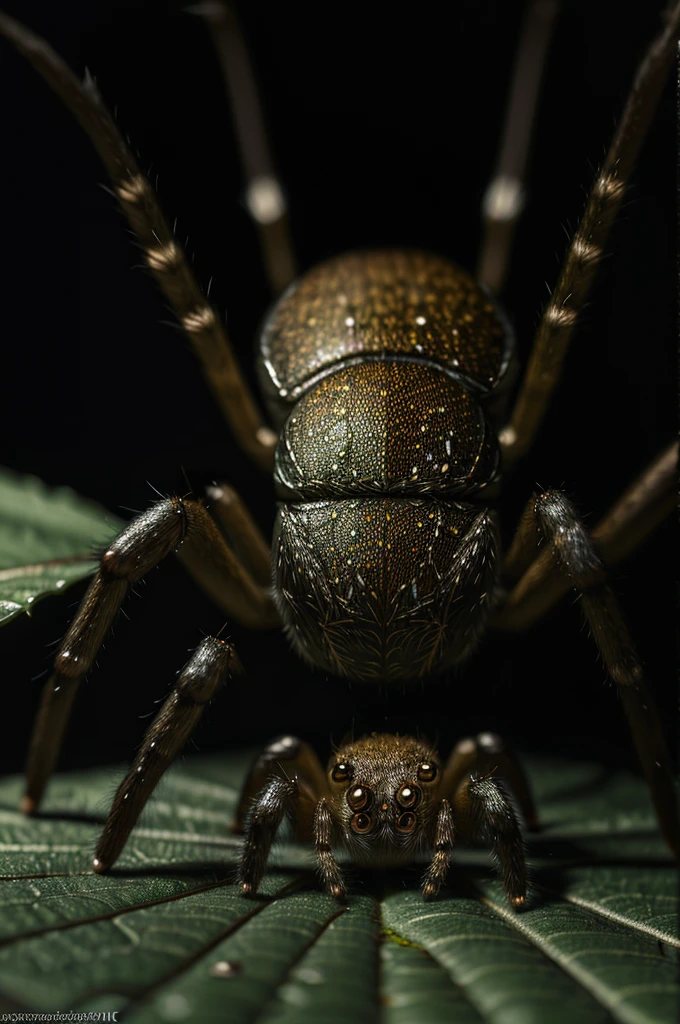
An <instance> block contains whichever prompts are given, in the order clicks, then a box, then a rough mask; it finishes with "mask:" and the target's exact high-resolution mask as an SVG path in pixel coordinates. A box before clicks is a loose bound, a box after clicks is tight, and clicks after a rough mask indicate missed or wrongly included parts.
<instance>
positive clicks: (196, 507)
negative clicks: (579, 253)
mask: <svg viewBox="0 0 680 1024" xmlns="http://www.w3.org/2000/svg"><path fill="white" fill-rule="evenodd" d="M397 233H398V232H397ZM440 247H442V248H443V247H444V246H441V245H440ZM446 248H447V249H448V250H449V251H450V250H451V248H452V247H451V246H450V245H449V244H447V245H446ZM454 255H456V254H455V253H454ZM152 262H153V257H152ZM160 269H161V270H162V269H163V268H162V267H161V268H160ZM189 326H191V325H189ZM562 477H563V471H562V470H561V469H560V478H562ZM192 508H195V509H196V510H198V508H199V506H198V505H196V506H192ZM197 515H200V513H199V512H198V511H197ZM205 521H206V522H207V520H205ZM232 528H233V524H232ZM206 529H210V528H209V527H206ZM170 546H171V547H172V546H173V544H170ZM156 554H157V553H156V552H154V560H155V555H156ZM222 603H223V604H224V602H222ZM264 603H265V604H266V602H264ZM228 611H229V613H230V615H232V616H233V615H234V612H235V609H234V607H233V605H229V607H228ZM173 745H174V746H177V745H178V744H173ZM656 759H657V758H656V757H653V758H652V760H656ZM661 760H663V756H662V757H661ZM109 862H110V860H109Z"/></svg>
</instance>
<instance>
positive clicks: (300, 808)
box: [235, 733, 536, 908]
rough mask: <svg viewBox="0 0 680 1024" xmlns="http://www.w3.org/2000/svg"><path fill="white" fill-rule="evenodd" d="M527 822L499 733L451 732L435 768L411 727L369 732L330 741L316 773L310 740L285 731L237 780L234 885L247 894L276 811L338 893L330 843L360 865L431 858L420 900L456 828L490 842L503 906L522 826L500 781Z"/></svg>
mask: <svg viewBox="0 0 680 1024" xmlns="http://www.w3.org/2000/svg"><path fill="white" fill-rule="evenodd" d="M496 770H499V772H500V774H502V775H503V776H504V778H505V780H506V781H507V784H508V787H509V788H510V789H512V791H513V795H514V796H515V797H516V799H517V803H518V805H519V808H520V809H521V812H522V814H523V816H524V819H525V821H526V823H527V826H528V827H534V826H535V820H536V816H535V810H534V806H533V801H532V798H531V794H530V791H529V787H528V785H527V782H526V779H525V777H524V774H523V772H522V769H521V768H520V766H519V764H518V762H517V761H516V759H515V758H514V756H513V755H512V754H511V753H510V752H509V751H508V750H507V749H506V748H505V746H504V744H503V742H502V740H501V739H500V738H499V737H498V736H495V735H493V734H491V733H482V734H480V735H479V736H477V737H476V739H464V740H461V741H460V742H459V743H458V744H457V745H456V747H455V748H454V750H453V753H452V754H451V756H450V757H449V759H448V761H447V762H446V764H445V765H444V766H443V767H441V766H440V760H439V755H438V754H437V752H436V750H434V748H433V747H432V746H431V744H429V743H427V742H426V741H424V740H419V739H414V738H413V737H411V736H395V735H390V734H388V733H373V734H372V735H371V736H366V737H363V738H362V739H360V740H356V741H354V742H351V743H345V744H343V745H342V746H341V747H339V748H338V749H337V750H336V752H335V754H334V756H333V757H331V759H330V761H329V763H328V768H327V770H326V771H325V772H324V770H323V768H322V766H321V763H320V761H319V759H318V758H317V756H316V754H315V753H314V751H313V750H312V748H311V747H310V746H309V745H308V744H307V743H304V742H303V741H302V740H299V739H297V738H296V737H294V736H283V737H281V738H279V739H277V740H274V741H273V742H272V743H270V744H269V746H268V747H267V748H266V750H265V751H264V753H263V754H261V756H260V757H259V758H258V759H257V761H256V762H255V764H254V766H253V768H252V770H251V772H250V774H249V776H248V778H247V780H246V783H245V785H244V788H243V792H242V794H241V799H240V802H239V806H238V810H237V813H236V822H235V830H236V831H241V832H245V842H244V847H243V854H242V858H241V865H240V881H241V888H242V890H243V892H244V893H245V894H251V893H255V892H256V891H257V888H258V886H259V884H260V881H261V880H262V876H263V875H264V872H265V869H266V866H267V860H268V857H269V851H270V849H271V845H272V842H273V840H274V837H275V835H276V832H277V830H278V828H279V826H280V824H281V822H282V821H283V818H284V817H285V816H288V817H289V818H290V819H291V820H292V823H293V828H294V835H295V838H296V839H297V840H298V841H300V842H313V843H314V846H315V848H316V853H317V857H318V861H319V871H320V874H321V878H322V881H323V885H324V888H325V890H326V892H328V893H329V894H330V895H332V896H335V897H336V898H337V899H344V898H345V896H346V893H347V889H346V886H345V881H344V879H343V876H342V873H341V871H340V868H339V866H338V864H337V862H336V860H335V857H334V854H333V848H334V847H336V848H339V849H342V850H344V851H345V852H346V853H347V854H348V855H349V857H350V859H351V860H352V861H353V862H354V863H356V864H359V865H361V866H363V867H369V868H394V867H403V866H405V865H407V864H410V863H411V862H412V861H414V860H415V859H417V858H418V857H419V856H420V855H422V854H424V853H425V852H426V851H428V850H431V851H433V852H432V859H431V861H430V865H429V867H428V869H427V871H426V872H425V875H424V877H423V882H422V890H423V897H424V898H425V899H427V898H429V897H431V896H436V895H437V893H438V892H439V889H440V888H441V886H442V885H443V884H444V882H445V881H446V876H447V873H448V870H449V864H450V861H451V853H452V850H453V846H454V840H455V836H456V834H457V833H460V834H461V835H462V836H463V837H465V838H471V839H475V838H477V837H479V836H481V837H482V838H486V839H488V841H489V842H490V843H491V846H492V849H493V853H494V857H495V859H496V861H497V864H498V868H499V872H500V877H501V880H502V883H503V887H504V889H505V892H506V893H507V896H508V899H509V900H510V902H511V903H512V905H513V906H514V907H516V908H519V907H521V906H522V905H523V904H524V902H525V900H526V891H527V880H526V864H525V861H524V849H523V843H522V832H521V828H520V824H519V821H518V817H517V815H516V813H515V810H514V808H513V804H512V801H511V799H510V798H509V796H508V792H507V790H506V786H505V782H503V781H501V779H500V778H496V777H494V773H495V771H496Z"/></svg>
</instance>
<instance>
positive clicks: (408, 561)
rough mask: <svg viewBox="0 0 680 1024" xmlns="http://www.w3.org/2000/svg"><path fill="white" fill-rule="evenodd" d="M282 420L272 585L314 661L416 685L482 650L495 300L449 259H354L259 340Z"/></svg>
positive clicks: (334, 267)
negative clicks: (483, 498) (484, 496)
mask: <svg viewBox="0 0 680 1024" xmlns="http://www.w3.org/2000/svg"><path fill="white" fill-rule="evenodd" d="M261 352H262V359H261V371H262V373H263V377H264V385H265V390H266V393H267V397H268V399H269V401H270V404H271V405H272V407H273V411H274V412H275V414H276V415H277V416H278V419H279V422H280V423H281V424H282V429H281V435H280V438H279V443H278V446H277V450H276V467H275V482H276V487H277V492H278V496H279V498H280V499H282V500H281V501H280V504H279V512H278V516H277V522H276V529H275V537H274V545H273V549H272V558H273V563H272V564H273V574H274V592H275V595H276V600H277V606H278V610H279V613H280V614H281V617H282V619H283V622H284V624H285V626H286V630H287V632H288V634H289V636H290V637H291V639H292V640H293V642H294V644H295V645H296V647H297V648H298V649H299V650H300V652H301V653H302V654H303V655H304V656H305V657H306V658H308V660H310V661H311V662H312V663H313V664H314V665H316V666H317V667H320V668H324V669H327V670H329V671H331V672H333V673H335V674H338V675H342V676H346V677H348V678H351V679H355V680H362V679H363V680H374V681H378V680H380V681H382V682H396V681H400V682H402V681H406V680H408V679H413V678H420V677H424V676H427V675H431V674H433V673H436V672H438V671H441V670H443V669H445V668H447V667H448V666H450V665H453V664H456V663H457V662H459V661H461V660H462V659H463V658H464V657H466V656H467V655H468V654H470V653H471V652H472V650H473V649H474V647H475V646H476V643H477V641H478V638H479V636H480V635H481V633H482V631H483V629H484V626H485V624H486V620H487V617H488V614H489V610H490V607H491V600H492V596H493V591H494V586H495V580H496V572H497V570H496V551H497V547H498V544H497V527H496V522H495V517H494V516H493V514H492V513H490V512H489V510H488V509H485V508H483V507H481V506H480V504H479V503H477V504H471V503H470V498H473V499H474V498H476V497H477V496H479V495H480V493H481V492H483V491H484V489H485V488H487V487H488V486H489V484H491V483H493V482H495V480H496V477H497V472H498V441H497V437H496V435H495V432H494V430H493V427H492V426H491V425H490V424H489V422H488V420H487V418H486V416H485V413H484V410H483V407H482V403H483V402H484V400H485V398H488V396H490V395H491V394H492V393H493V392H494V390H495V389H496V388H497V385H498V384H499V382H500V380H501V378H502V377H503V374H504V372H505V370H506V367H507V364H508V360H509V354H510V339H509V335H508V331H507V329H506V327H505V325H504V322H503V320H502V318H501V317H500V315H499V313H498V312H497V310H496V308H495V307H494V305H493V303H492V301H491V300H490V299H489V297H488V296H487V295H486V293H485V292H484V291H483V290H482V289H481V288H479V286H478V285H477V284H476V283H475V282H474V280H473V279H472V278H471V277H470V275H469V274H467V273H466V272H465V271H463V270H461V269H460V268H458V267H456V266H454V265H453V264H450V263H448V262H447V261H446V260H443V259H441V258H440V257H437V256H432V255H429V254H426V253H420V252H408V251H405V252H404V251H394V252H388V251H386V252H373V253H371V252H369V253H359V254H349V255H346V256H341V257H338V258H336V259H334V260H330V261H328V262H326V263H323V264H321V265H320V266H319V267H316V268H315V269H314V270H312V271H310V272H309V273H308V274H307V275H306V276H304V277H303V278H302V279H301V280H300V281H299V282H297V283H296V284H295V285H293V286H292V287H291V288H290V289H289V290H288V292H287V293H286V294H285V295H284V296H283V298H282V299H281V300H280V301H279V302H278V303H277V305H276V306H275V308H274V310H273V312H272V314H271V316H270V317H269V319H268V321H267V323H266V325H265V329H264V332H263V338H262V346H261Z"/></svg>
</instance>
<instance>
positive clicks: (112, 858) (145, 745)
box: [92, 637, 239, 873]
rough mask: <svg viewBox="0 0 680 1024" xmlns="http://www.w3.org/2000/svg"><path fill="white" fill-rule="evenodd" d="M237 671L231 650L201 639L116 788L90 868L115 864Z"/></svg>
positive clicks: (220, 641)
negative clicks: (172, 767)
mask: <svg viewBox="0 0 680 1024" xmlns="http://www.w3.org/2000/svg"><path fill="white" fill-rule="evenodd" d="M238 669H239V663H238V660H237V658H236V654H235V651H234V648H233V647H232V645H231V644H229V643H226V642H225V641H224V640H216V639H214V638H213V637H206V639H205V640H203V642H202V643H201V644H200V646H199V647H198V648H197V649H196V651H195V652H194V654H193V655H192V657H191V658H190V660H189V661H188V662H187V664H186V665H185V666H184V668H183V669H182V672H181V673H180V675H179V678H178V679H177V682H176V683H175V685H174V686H173V688H172V692H171V693H170V695H169V697H168V698H167V700H166V701H165V703H164V704H163V707H162V708H161V709H160V711H159V712H158V714H157V715H156V717H155V718H154V720H153V722H152V723H151V725H150V727H149V729H148V730H147V733H146V735H145V737H144V740H143V742H142V746H141V748H140V751H139V753H138V754H137V757H136V758H135V760H134V761H133V762H132V765H131V767H130V770H129V772H128V773H127V775H126V776H125V778H124V780H123V781H122V782H121V784H120V786H119V787H118V791H117V793H116V795H115V797H114V800H113V805H112V807H111V810H110V811H109V815H108V817H107V819H106V824H105V825H104V831H103V832H102V834H101V836H100V839H99V842H98V843H97V849H96V851H95V856H94V860H93V862H92V866H93V868H94V870H95V871H97V872H99V873H101V872H103V871H107V870H108V869H109V868H110V867H112V866H113V865H114V864H115V862H116V861H117V860H118V857H119V856H120V854H121V852H122V850H123V847H124V846H125V844H126V842H127V840H128V836H129V835H130V832H131V831H132V829H133V828H134V826H135V824H136V823H137V819H138V818H139V815H140V814H141V812H142V810H143V808H144V806H145V804H146V802H147V800H148V799H149V797H150V796H151V794H152V793H153V791H154V789H155V788H156V786H157V785H158V783H159V781H160V778H161V776H162V775H163V773H164V772H165V770H166V769H167V768H168V767H169V766H170V765H171V764H172V762H173V761H174V759H175V757H176V756H177V754H178V753H179V752H180V750H182V748H183V747H184V746H185V745H186V743H187V741H188V739H189V737H190V736H191V734H192V733H193V731H194V729H195V728H196V726H197V725H198V723H199V721H200V719H201V716H202V714H203V712H204V710H205V707H206V705H207V704H208V703H209V702H210V701H211V700H212V699H213V697H214V696H215V695H216V694H217V692H218V690H219V689H220V688H221V687H222V684H223V683H224V682H225V680H226V679H227V677H228V676H231V675H233V674H234V673H235V672H236V671H238Z"/></svg>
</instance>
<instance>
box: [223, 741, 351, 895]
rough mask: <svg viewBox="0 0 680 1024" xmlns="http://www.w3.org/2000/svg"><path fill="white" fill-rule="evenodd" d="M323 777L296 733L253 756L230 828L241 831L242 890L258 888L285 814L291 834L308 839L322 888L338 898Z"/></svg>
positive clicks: (341, 890)
mask: <svg viewBox="0 0 680 1024" xmlns="http://www.w3.org/2000/svg"><path fill="white" fill-rule="evenodd" d="M330 797H331V792H330V789H329V786H328V779H327V776H326V773H325V772H324V770H323V768H322V766H321V763H320V761H319V759H318V757H317V756H316V754H315V752H314V751H313V750H312V748H311V747H310V746H309V744H308V743H305V742H304V741H303V740H299V739H298V738H297V737H296V736H280V737H279V738H278V739H275V740H273V741H272V742H271V743H270V744H269V745H268V746H267V747H266V748H265V749H264V751H263V752H262V754H261V755H260V756H259V757H258V758H257V760H256V761H255V764H254V765H253V767H252V768H251V770H250V772H249V774H248V776H247V778H246V781H245V783H244V786H243V790H242V793H241V798H240V800H239V803H238V808H237V811H236V818H235V822H234V830H235V831H237V832H245V842H244V846H243V854H242V857H241V867H240V872H239V875H240V880H241V887H242V889H243V892H244V893H246V894H250V893H254V892H257V887H258V885H259V884H260V882H261V881H262V876H263V875H264V871H265V868H266V866H267V860H268V858H269V852H270V850H271V847H272V843H273V842H274V838H275V836H276V833H277V831H278V829H279V826H280V825H281V822H282V821H283V819H284V817H290V818H291V819H292V821H293V825H294V828H295V838H296V839H298V840H300V841H302V842H309V840H310V839H313V841H314V845H315V847H316V852H317V857H318V861H319V870H320V873H321V877H322V879H323V883H324V888H325V890H326V892H328V893H330V894H331V896H335V897H336V898H337V899H342V898H343V897H344V896H345V894H346V891H347V890H346V888H345V883H344V881H343V878H342V874H341V872H340V868H339V867H338V865H337V863H336V860H335V857H334V856H333V851H332V848H331V841H332V838H333V834H334V831H335V821H334V818H333V815H332V812H331V808H330V802H329V798H330Z"/></svg>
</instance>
